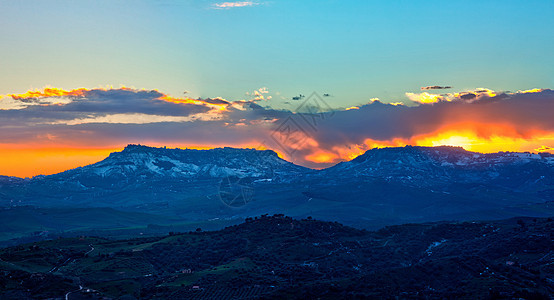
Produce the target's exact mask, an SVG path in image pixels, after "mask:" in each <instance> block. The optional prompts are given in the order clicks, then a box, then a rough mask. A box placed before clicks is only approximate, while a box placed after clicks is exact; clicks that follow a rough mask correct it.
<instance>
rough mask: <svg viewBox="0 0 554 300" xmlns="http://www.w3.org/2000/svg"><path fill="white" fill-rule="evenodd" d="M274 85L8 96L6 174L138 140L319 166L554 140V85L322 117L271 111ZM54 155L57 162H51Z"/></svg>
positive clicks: (2, 105)
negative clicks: (222, 90)
mask: <svg viewBox="0 0 554 300" xmlns="http://www.w3.org/2000/svg"><path fill="white" fill-rule="evenodd" d="M267 91H268V89H267V88H261V89H257V90H255V92H253V93H251V94H250V95H249V96H251V97H252V99H249V100H248V99H246V100H238V101H228V100H225V99H222V98H206V99H192V98H187V97H184V98H178V97H173V96H170V95H167V94H164V93H162V92H160V91H157V90H144V89H142V90H139V89H135V88H127V87H120V88H112V87H107V88H93V89H86V88H80V89H75V90H62V89H57V88H50V87H49V88H45V89H43V90H34V91H29V92H25V93H22V94H10V95H4V96H2V98H0V145H1V146H2V148H1V149H0V150H2V151H4V152H3V153H4V156H3V157H4V158H3V160H0V174H2V175H18V176H32V175H38V174H43V173H44V174H49V173H52V172H56V171H59V170H61V169H64V168H70V167H71V168H73V167H77V166H80V165H84V164H87V163H91V162H93V161H94V160H99V159H101V158H102V157H104V156H106V155H107V154H108V152H110V151H113V150H114V149H121V148H123V147H124V146H125V145H126V144H129V143H135V144H137V143H140V144H146V145H152V146H169V147H171V146H173V147H180V148H186V147H189V148H195V147H196V148H212V147H223V146H231V147H248V148H258V149H260V148H269V149H272V150H275V151H276V152H278V153H279V155H280V156H281V157H283V158H285V159H287V160H290V161H293V162H295V163H298V164H302V165H305V166H308V167H314V168H322V167H326V166H330V165H332V164H335V163H338V162H340V161H344V160H351V159H353V158H355V157H356V156H358V155H360V154H363V153H364V152H365V151H367V150H369V149H372V148H375V147H391V146H404V145H416V146H438V145H454V146H462V147H464V148H465V149H467V150H471V151H478V152H497V151H531V152H540V151H551V149H552V148H549V147H547V146H545V145H549V146H552V145H554V119H553V118H552V111H554V91H552V90H549V89H531V90H525V91H519V92H515V93H502V92H495V91H492V90H488V89H475V90H469V91H459V92H453V93H448V94H442V95H436V94H430V93H427V92H423V93H421V94H415V93H412V94H410V97H412V98H413V99H412V100H413V101H414V102H416V103H414V104H412V105H403V104H402V103H394V104H385V103H382V102H381V101H380V100H378V99H372V101H371V102H370V103H368V104H366V105H360V106H355V107H349V108H346V109H340V110H332V111H329V110H328V108H327V107H325V110H324V111H321V112H314V113H307V112H293V111H289V110H276V109H272V108H270V107H262V106H260V105H259V102H260V101H261V98H260V96H264V95H266V94H267ZM264 99H266V98H264ZM312 104H313V105H312V106H314V107H317V104H320V103H312ZM308 105H309V103H308ZM48 149H50V150H48ZM52 149H56V150H52ZM64 149H67V151H65V150H64ZM89 150H90V151H89ZM64 151H65V152H64ZM81 151H84V152H82V156H80V154H79V153H80V152H81ZM87 151H89V152H87ZM41 153H43V154H41ZM64 153H66V154H64ZM48 156H51V157H53V159H52V160H51V161H49V160H46V159H42V158H43V157H48ZM25 157H28V158H29V159H25ZM62 160H63V161H64V162H61V161H62ZM18 165H21V166H22V167H18ZM39 165H40V166H39Z"/></svg>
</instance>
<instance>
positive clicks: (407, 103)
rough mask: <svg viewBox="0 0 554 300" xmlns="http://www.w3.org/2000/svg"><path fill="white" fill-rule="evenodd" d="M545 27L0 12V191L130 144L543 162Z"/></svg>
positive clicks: (209, 14)
mask: <svg viewBox="0 0 554 300" xmlns="http://www.w3.org/2000/svg"><path fill="white" fill-rule="evenodd" d="M552 11H554V2H553V1H546V0H545V1H482V0H481V1H344V0H343V1H338V0H337V1H335V0H328V1H287V0H272V1H228V2H225V1H208V0H181V1H170V0H158V1H154V0H152V1H50V0H41V1H0V40H1V41H2V44H1V45H2V46H1V47H0V175H10V176H20V177H30V176H34V175H38V174H52V173H57V172H60V171H63V170H67V169H69V168H74V167H77V166H82V165H85V164H89V163H93V162H96V161H99V160H101V159H103V158H105V157H106V156H107V155H108V154H109V153H110V152H113V151H118V150H121V149H122V148H123V147H124V146H125V145H127V144H129V143H140V144H146V145H152V146H168V147H180V148H186V147H189V148H210V147H223V146H233V147H250V148H259V149H265V148H270V149H273V150H275V151H277V152H278V153H279V154H280V155H281V156H282V157H283V158H286V159H289V160H291V161H293V162H295V163H298V164H302V165H305V166H309V167H315V168H322V167H326V166H329V165H332V164H334V163H337V162H339V161H343V160H346V159H351V158H353V157H355V156H356V155H359V154H361V153H363V152H364V151H366V150H368V149H371V148H374V147H385V146H404V145H423V146H436V145H455V146H462V147H464V148H465V149H467V150H472V151H481V152H496V151H531V152H538V151H551V150H552V148H551V147H553V148H554V91H552V90H551V89H553V88H554V55H552V53H554V30H552V28H554V18H552ZM185 92H186V93H185ZM300 95H304V96H300Z"/></svg>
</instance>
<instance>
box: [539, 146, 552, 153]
mask: <svg viewBox="0 0 554 300" xmlns="http://www.w3.org/2000/svg"><path fill="white" fill-rule="evenodd" d="M535 151H537V152H554V148H552V147H548V146H544V145H542V146H540V148H537V149H535Z"/></svg>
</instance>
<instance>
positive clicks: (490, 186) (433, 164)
mask: <svg viewBox="0 0 554 300" xmlns="http://www.w3.org/2000/svg"><path fill="white" fill-rule="evenodd" d="M320 176H321V179H320V180H319V181H318V182H316V183H314V184H313V185H312V186H310V189H309V190H308V191H306V194H307V195H308V196H309V197H310V198H311V199H312V201H313V200H314V199H320V200H322V201H341V202H343V204H345V205H346V206H354V207H356V208H357V209H356V210H357V211H358V212H359V215H363V214H364V213H365V218H368V219H373V220H376V219H381V220H382V221H383V222H384V223H383V224H387V223H391V222H392V223H394V222H397V221H398V220H403V222H419V221H428V220H434V221H438V220H447V219H455V220H459V219H464V220H467V219H494V218H503V217H512V216H518V215H540V216H547V215H549V213H551V211H552V209H551V208H550V207H549V206H548V203H549V202H551V201H554V189H553V188H554V156H552V155H550V154H541V155H538V154H530V153H511V152H500V153H493V154H481V153H475V152H469V151H466V150H464V149H463V148H461V147H448V146H441V147H410V146H408V147H402V148H383V149H372V150H369V151H367V152H366V153H364V154H363V155H361V156H359V157H357V158H355V159H354V160H352V161H349V162H343V163H340V164H338V165H336V166H333V167H331V168H328V169H325V170H322V171H321V172H320ZM345 205H342V206H337V209H336V210H334V211H333V215H335V216H336V215H337V214H342V215H343V216H342V218H343V219H344V218H347V216H350V215H352V211H353V209H352V208H345ZM362 212H363V213H362ZM543 213H544V214H543Z"/></svg>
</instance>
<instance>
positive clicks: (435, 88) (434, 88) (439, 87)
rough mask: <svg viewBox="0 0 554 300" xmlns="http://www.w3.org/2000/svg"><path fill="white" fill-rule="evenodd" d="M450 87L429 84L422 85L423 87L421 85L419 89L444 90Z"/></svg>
mask: <svg viewBox="0 0 554 300" xmlns="http://www.w3.org/2000/svg"><path fill="white" fill-rule="evenodd" d="M451 88H452V87H451V86H448V85H446V86H441V85H430V86H424V87H421V90H422V91H423V90H446V89H451Z"/></svg>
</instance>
